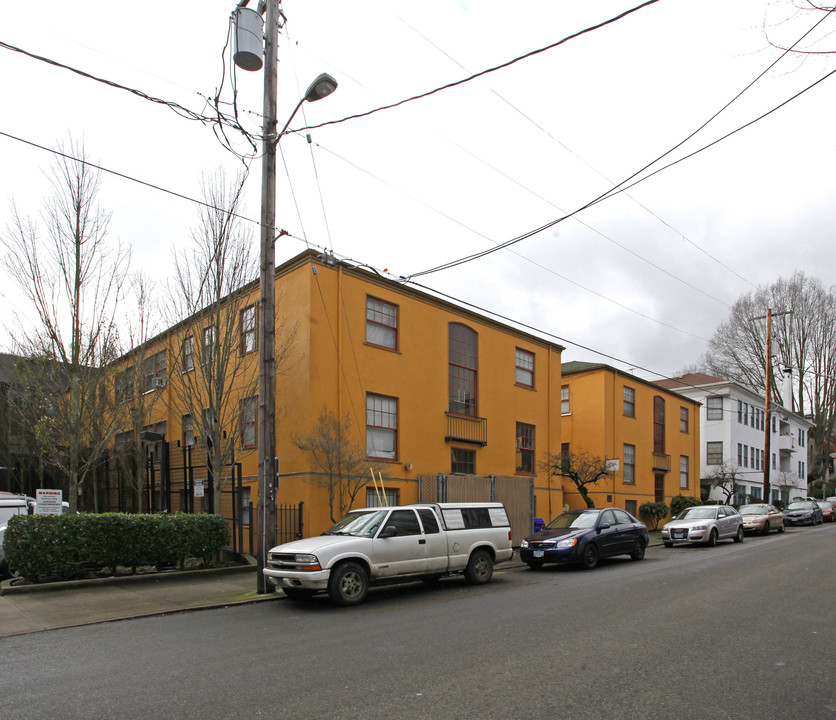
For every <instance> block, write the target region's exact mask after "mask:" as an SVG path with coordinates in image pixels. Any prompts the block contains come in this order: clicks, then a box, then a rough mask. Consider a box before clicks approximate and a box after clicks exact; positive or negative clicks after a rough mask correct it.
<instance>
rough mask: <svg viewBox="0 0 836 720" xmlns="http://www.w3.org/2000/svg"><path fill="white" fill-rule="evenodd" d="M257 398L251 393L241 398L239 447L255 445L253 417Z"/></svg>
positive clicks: (256, 406) (252, 446)
mask: <svg viewBox="0 0 836 720" xmlns="http://www.w3.org/2000/svg"><path fill="white" fill-rule="evenodd" d="M257 408H258V399H257V398H256V397H255V396H254V395H252V396H250V397H245V398H244V399H243V400H241V447H242V448H254V447H255V446H256V431H255V417H256V411H257Z"/></svg>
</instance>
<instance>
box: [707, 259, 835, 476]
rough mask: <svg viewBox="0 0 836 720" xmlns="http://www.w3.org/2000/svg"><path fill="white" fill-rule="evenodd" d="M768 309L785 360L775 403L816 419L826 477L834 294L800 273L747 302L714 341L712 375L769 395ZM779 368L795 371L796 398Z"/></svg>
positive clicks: (817, 469)
mask: <svg viewBox="0 0 836 720" xmlns="http://www.w3.org/2000/svg"><path fill="white" fill-rule="evenodd" d="M767 309H772V311H773V313H775V317H774V319H773V327H772V336H773V338H774V346H773V350H774V352H776V354H777V356H778V359H779V360H780V362H779V363H773V373H774V374H773V377H772V378H771V381H770V385H771V387H772V390H773V392H772V395H773V397H772V399H773V400H775V401H777V402H779V403H780V404H781V405H783V406H784V407H786V408H787V409H789V410H793V411H794V412H796V413H798V414H799V415H811V416H812V420H813V422H814V423H815V428H814V429H813V430H812V431H811V436H812V438H811V439H812V443H811V444H812V446H813V447H814V452H813V453H812V458H811V470H812V471H813V473H814V474H816V475H821V474H823V471H824V468H825V467H826V463H827V459H828V452H829V446H830V442H831V438H832V436H833V431H834V422H836V294H834V291H833V289H832V288H830V289H828V288H825V287H824V286H823V285H822V283H821V282H820V281H819V280H817V279H815V278H808V277H806V276H805V275H804V274H803V273H800V272H796V273H793V275H792V276H791V277H789V278H779V279H778V280H777V282H775V283H773V284H772V285H770V286H768V287H761V288H758V289H757V290H756V291H754V292H750V293H748V294H746V295H744V296H742V297H741V298H739V299H738V300H737V302H736V303H735V304H734V306H733V307H732V309H731V312H730V313H729V319H728V320H727V321H726V322H724V323H723V324H722V325H721V326H720V327H719V328H717V330H716V331H715V332H714V335H713V336H712V337H711V340H710V342H709V351H708V352H707V353H706V355H705V357H704V362H705V365H706V366H707V368H708V370H709V371H710V372H711V373H712V374H714V375H718V376H720V377H724V378H727V379H729V380H734V381H736V382H739V383H740V384H742V385H744V386H745V387H748V388H750V389H751V390H753V391H754V392H757V393H761V394H762V393H764V391H765V375H766V323H765V321H764V320H763V318H764V317H765V316H766V311H767ZM778 313H786V314H782V315H778ZM756 318H758V319H756ZM779 365H783V366H785V367H791V368H792V369H793V373H794V380H795V385H794V389H793V392H792V394H791V395H786V394H785V393H784V385H783V382H782V379H781V377H780V375H779V372H780V369H779ZM785 395H786V396H785Z"/></svg>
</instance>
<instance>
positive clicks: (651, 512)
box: [639, 502, 668, 530]
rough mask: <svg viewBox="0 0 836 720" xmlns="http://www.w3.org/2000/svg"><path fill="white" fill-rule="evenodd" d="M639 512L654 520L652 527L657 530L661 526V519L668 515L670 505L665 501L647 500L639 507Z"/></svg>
mask: <svg viewBox="0 0 836 720" xmlns="http://www.w3.org/2000/svg"><path fill="white" fill-rule="evenodd" d="M639 514H640V515H641V516H642V517H646V518H649V519H650V520H652V521H653V527H652V528H650V529H651V530H655V529H656V528H657V527H659V521H660V520H664V519H665V518H666V517H667V516H668V506H667V505H665V503H663V502H652V503H651V502H646V503H645V504H644V505H642V506H641V507H640V508H639Z"/></svg>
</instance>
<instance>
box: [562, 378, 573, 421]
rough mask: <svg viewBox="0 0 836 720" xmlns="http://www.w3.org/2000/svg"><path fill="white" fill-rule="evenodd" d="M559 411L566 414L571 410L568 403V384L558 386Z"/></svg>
mask: <svg viewBox="0 0 836 720" xmlns="http://www.w3.org/2000/svg"><path fill="white" fill-rule="evenodd" d="M560 412H561V413H562V414H563V415H568V414H569V413H570V412H571V407H570V405H569V386H568V385H562V386H561V388H560Z"/></svg>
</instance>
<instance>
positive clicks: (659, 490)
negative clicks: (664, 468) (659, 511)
mask: <svg viewBox="0 0 836 720" xmlns="http://www.w3.org/2000/svg"><path fill="white" fill-rule="evenodd" d="M653 491H654V494H655V496H656V502H665V473H654V474H653Z"/></svg>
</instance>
